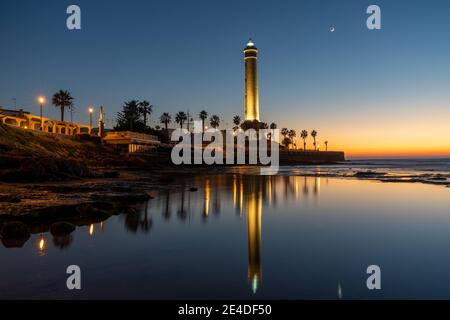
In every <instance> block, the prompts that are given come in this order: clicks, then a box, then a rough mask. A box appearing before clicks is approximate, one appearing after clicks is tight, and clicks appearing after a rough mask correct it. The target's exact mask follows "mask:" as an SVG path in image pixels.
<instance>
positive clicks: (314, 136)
mask: <svg viewBox="0 0 450 320" xmlns="http://www.w3.org/2000/svg"><path fill="white" fill-rule="evenodd" d="M311 137H313V139H314V150H317V145H316V137H317V131H316V130H313V131H311Z"/></svg>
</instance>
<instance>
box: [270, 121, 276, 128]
mask: <svg viewBox="0 0 450 320" xmlns="http://www.w3.org/2000/svg"><path fill="white" fill-rule="evenodd" d="M276 128H277V124H276V123H275V122H272V123H271V124H270V129H271V130H275V129H276Z"/></svg>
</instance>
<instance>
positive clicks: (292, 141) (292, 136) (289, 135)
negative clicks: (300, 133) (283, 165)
mask: <svg viewBox="0 0 450 320" xmlns="http://www.w3.org/2000/svg"><path fill="white" fill-rule="evenodd" d="M296 136H297V132H295V130H292V129H291V130H289V132H288V137H289V139H290V140H291V144H293V143H294V138H295V137H296Z"/></svg>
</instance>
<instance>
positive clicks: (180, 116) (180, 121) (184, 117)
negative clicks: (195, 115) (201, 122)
mask: <svg viewBox="0 0 450 320" xmlns="http://www.w3.org/2000/svg"><path fill="white" fill-rule="evenodd" d="M186 120H187V115H186V113H184V112H183V111H180V112H178V113H177V114H176V115H175V122H176V123H178V124H179V125H180V128H181V129H183V123H184V122H185V121H186Z"/></svg>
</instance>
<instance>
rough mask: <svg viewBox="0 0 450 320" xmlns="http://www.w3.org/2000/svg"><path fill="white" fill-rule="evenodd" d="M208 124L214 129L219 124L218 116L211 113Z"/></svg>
mask: <svg viewBox="0 0 450 320" xmlns="http://www.w3.org/2000/svg"><path fill="white" fill-rule="evenodd" d="M209 124H210V125H211V127H213V128H214V129H216V128H217V127H218V126H219V124H220V118H219V117H218V116H216V115H213V116H212V117H211V119H209Z"/></svg>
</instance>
